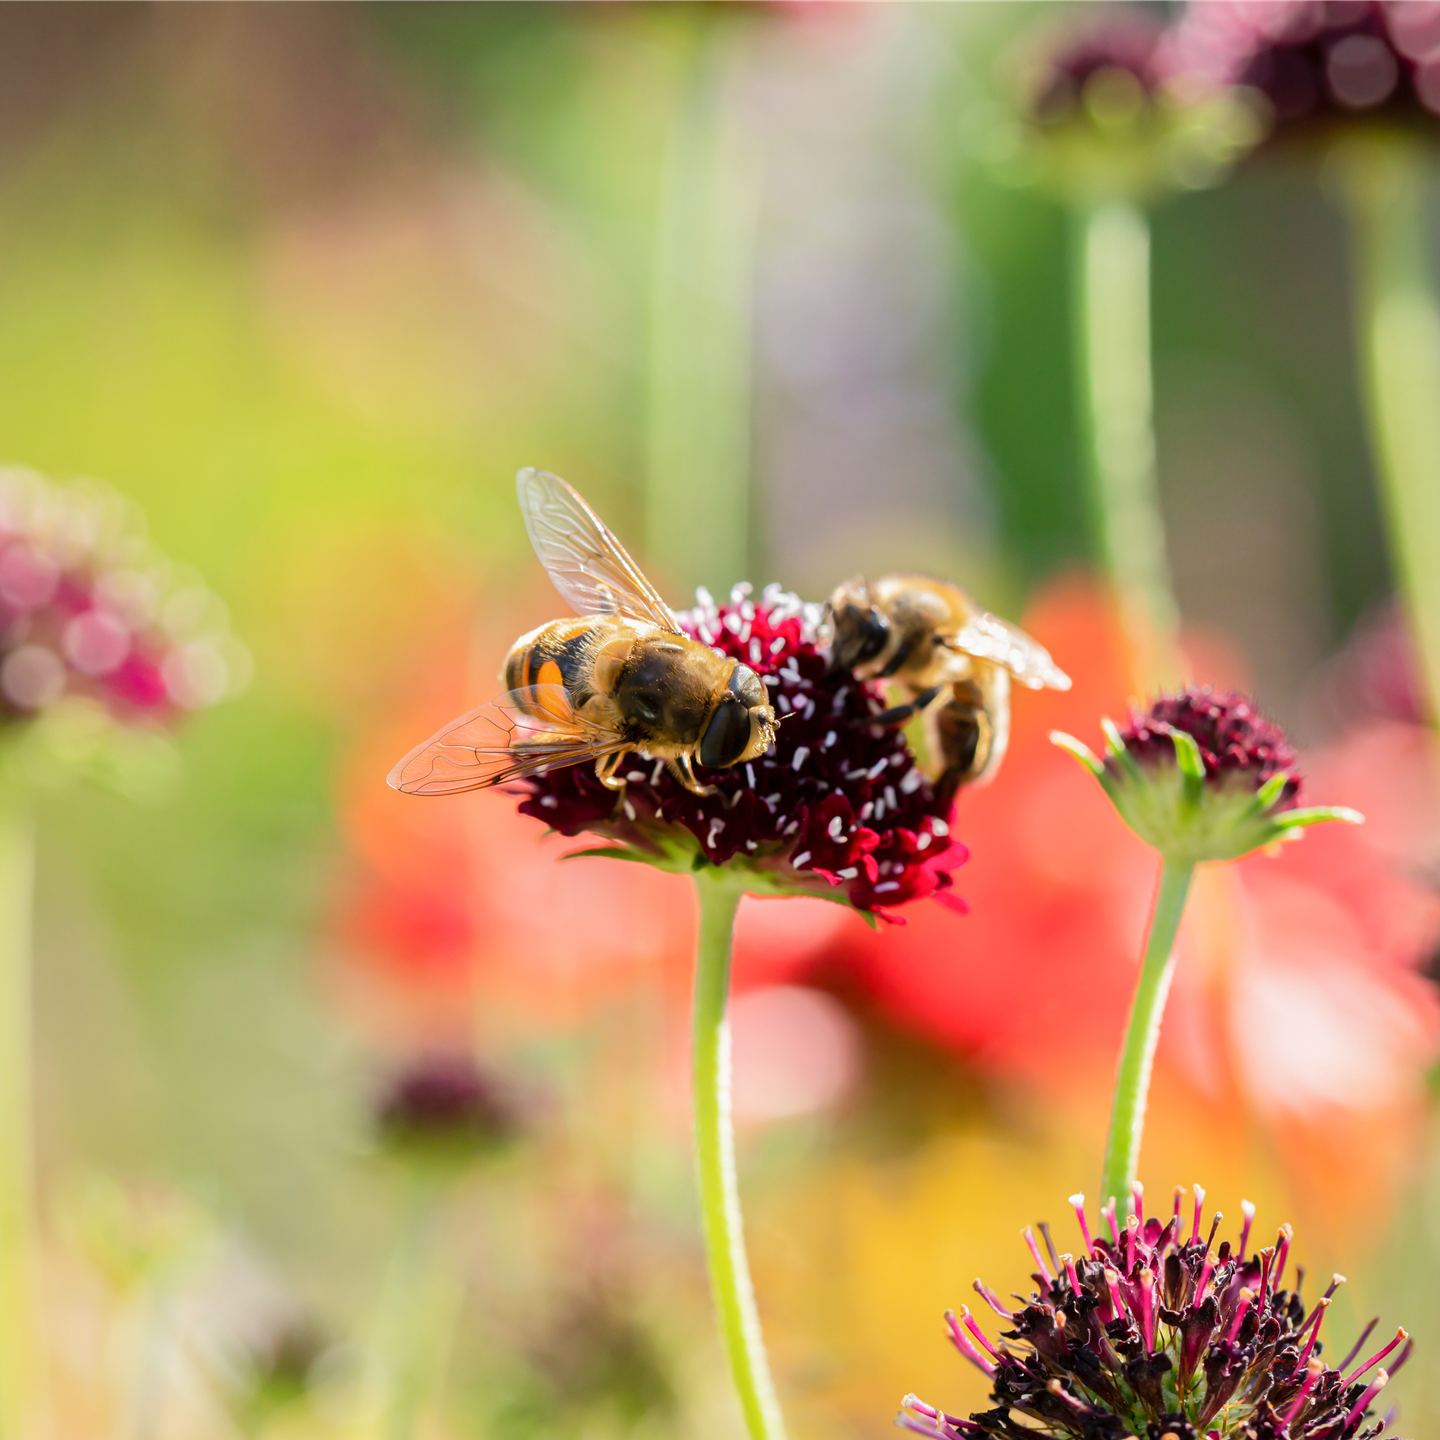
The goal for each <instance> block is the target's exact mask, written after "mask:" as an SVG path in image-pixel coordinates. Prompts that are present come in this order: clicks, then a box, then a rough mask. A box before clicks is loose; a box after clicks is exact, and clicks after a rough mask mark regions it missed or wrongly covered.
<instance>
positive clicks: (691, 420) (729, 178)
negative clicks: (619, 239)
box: [645, 8, 759, 587]
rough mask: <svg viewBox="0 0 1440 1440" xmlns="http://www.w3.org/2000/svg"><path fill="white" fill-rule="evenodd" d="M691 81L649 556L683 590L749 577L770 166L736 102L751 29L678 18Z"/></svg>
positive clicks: (654, 277) (659, 275) (662, 364)
mask: <svg viewBox="0 0 1440 1440" xmlns="http://www.w3.org/2000/svg"><path fill="white" fill-rule="evenodd" d="M678 20H679V22H680V24H681V35H680V39H679V43H680V45H681V47H682V49H681V60H682V64H683V75H682V78H681V84H680V96H679V102H678V106H677V110H676V114H675V118H674V121H673V124H672V126H671V129H670V133H669V136H668V139H667V144H666V147H665V154H664V159H663V162H662V171H661V178H660V187H659V194H658V196H657V201H656V218H655V238H654V252H653V261H652V270H651V289H650V354H649V376H648V407H647V408H648V416H647V430H648V434H647V455H646V493H645V522H646V542H647V548H648V549H649V551H650V553H651V554H653V555H663V556H664V557H665V562H666V566H667V568H668V570H669V572H670V573H671V574H672V575H674V576H675V578H676V579H677V580H678V581H679V582H680V583H681V584H683V585H685V586H687V587H693V586H695V585H699V584H706V585H716V584H718V583H720V582H721V581H725V580H728V579H729V578H730V577H732V576H735V575H744V574H745V573H746V572H747V569H748V566H747V564H746V560H747V551H748V548H749V547H748V537H749V529H750V376H751V348H752V317H751V309H752V292H753V285H754V272H755V244H756V236H757V226H758V215H759V162H758V159H757V157H756V154H755V152H754V149H753V146H752V145H751V143H750V142H749V139H748V137H747V136H746V134H745V133H744V128H743V124H742V122H741V116H740V113H739V107H738V105H737V103H736V94H735V91H736V72H737V68H738V66H737V61H738V59H739V57H740V56H741V55H743V53H744V50H743V46H744V38H745V37H744V25H743V23H737V22H736V19H735V17H733V16H728V15H723V14H721V13H720V12H719V11H718V10H717V11H714V12H712V11H710V10H708V9H704V8H701V9H699V10H695V11H691V12H689V13H687V14H682V15H680V16H679V17H678Z"/></svg>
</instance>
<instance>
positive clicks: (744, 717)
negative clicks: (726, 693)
mask: <svg viewBox="0 0 1440 1440" xmlns="http://www.w3.org/2000/svg"><path fill="white" fill-rule="evenodd" d="M749 743H750V711H749V709H748V708H747V707H746V705H745V702H744V701H743V700H725V701H722V702H721V704H720V707H719V708H718V709H717V710H716V711H715V713H714V714H713V715H712V716H711V717H710V723H709V724H708V725H707V726H706V727H705V734H704V736H703V737H702V739H701V741H700V763H701V764H702V765H705V766H708V767H709V768H710V769H711V770H723V769H724V768H725V767H726V766H727V765H733V764H734V763H735V762H736V761H737V760H738V759H739V758H740V757H741V756H742V755H743V754H744V753H745V747H746V746H747V745H749Z"/></svg>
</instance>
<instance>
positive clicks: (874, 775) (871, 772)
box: [865, 755, 890, 780]
mask: <svg viewBox="0 0 1440 1440" xmlns="http://www.w3.org/2000/svg"><path fill="white" fill-rule="evenodd" d="M889 763H890V757H889V756H888V755H887V756H886V757H885V758H884V759H883V760H877V761H876V762H875V763H874V764H873V765H872V766H871V767H870V768H869V769H868V770H867V771H866V772H865V776H866V778H867V779H869V780H878V779H879V778H880V777H881V776H882V775H883V774H884V773H885V767H886V766H887V765H888V764H889Z"/></svg>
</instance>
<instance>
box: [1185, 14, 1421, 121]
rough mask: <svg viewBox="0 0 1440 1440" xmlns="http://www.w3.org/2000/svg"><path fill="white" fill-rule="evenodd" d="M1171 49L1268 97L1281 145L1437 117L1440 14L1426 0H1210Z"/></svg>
mask: <svg viewBox="0 0 1440 1440" xmlns="http://www.w3.org/2000/svg"><path fill="white" fill-rule="evenodd" d="M1173 49H1174V57H1173V58H1174V61H1175V63H1176V64H1177V65H1179V66H1181V67H1182V68H1186V69H1190V70H1193V71H1198V72H1204V73H1206V74H1208V75H1210V76H1211V77H1213V78H1215V79H1217V80H1221V81H1224V82H1226V83H1230V84H1238V85H1243V86H1245V87H1247V88H1249V89H1252V90H1256V91H1259V92H1260V93H1261V94H1263V95H1264V96H1265V98H1266V99H1267V100H1268V101H1269V103H1270V106H1271V108H1272V110H1273V113H1274V123H1275V131H1274V133H1275V135H1276V136H1277V137H1285V136H1288V135H1291V134H1297V135H1298V134H1299V133H1301V132H1303V131H1306V130H1313V129H1316V128H1319V127H1322V126H1338V125H1353V124H1354V123H1355V122H1356V121H1357V120H1360V119H1381V120H1384V121H1387V122H1391V123H1399V124H1407V125H1414V124H1418V125H1422V126H1425V127H1427V128H1428V127H1431V126H1433V125H1434V123H1435V121H1436V118H1437V117H1440V7H1437V6H1436V5H1433V4H1430V3H1425V0H1401V3H1395V0H1390V3H1381V0H1338V3H1337V0H1331V3H1320V0H1221V3H1211V0H1207V3H1204V4H1192V5H1191V6H1190V7H1189V9H1188V11H1187V14H1186V16H1185V19H1184V20H1183V21H1182V22H1181V24H1180V25H1179V26H1178V27H1177V29H1176V32H1175V39H1174V44H1173Z"/></svg>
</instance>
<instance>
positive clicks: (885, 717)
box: [855, 681, 945, 725]
mask: <svg viewBox="0 0 1440 1440" xmlns="http://www.w3.org/2000/svg"><path fill="white" fill-rule="evenodd" d="M944 688H945V685H944V682H943V681H942V682H941V683H940V684H939V685H932V686H931V687H930V688H929V689H928V690H922V691H921V692H920V693H919V694H918V695H917V696H916V697H915V698H914V699H913V700H912V701H910V703H909V704H908V705H894V706H892V707H891V708H890V709H889V710H882V711H881V712H880V713H879V714H878V715H871V716H870V717H869V719H867V720H857V721H856V722H855V723H856V724H857V725H904V724H906V723H907V722H908V721H909V720H910V718H911V717H912V716H914V715H918V714H919V713H920V712H921V711H922V710H924V709H927V708H928V707H929V706H930V705H931V704H932V703H933V702H934V700H935V698H936V696H938V695H939V694H940V692H941V691H942V690H943V689H944Z"/></svg>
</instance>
